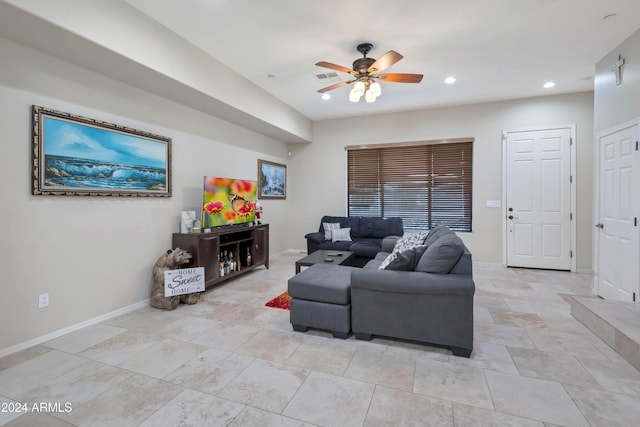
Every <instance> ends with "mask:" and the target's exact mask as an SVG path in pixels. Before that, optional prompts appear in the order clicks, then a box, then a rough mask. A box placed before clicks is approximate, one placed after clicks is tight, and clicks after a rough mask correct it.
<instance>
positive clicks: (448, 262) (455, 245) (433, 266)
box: [415, 233, 464, 274]
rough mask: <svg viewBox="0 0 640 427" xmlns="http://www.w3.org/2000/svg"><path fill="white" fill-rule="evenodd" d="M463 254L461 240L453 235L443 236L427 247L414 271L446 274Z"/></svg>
mask: <svg viewBox="0 0 640 427" xmlns="http://www.w3.org/2000/svg"><path fill="white" fill-rule="evenodd" d="M463 252H464V243H462V239H460V237H458V236H456V235H455V234H453V233H452V234H445V235H443V236H441V237H440V238H438V239H437V240H436V241H435V242H433V243H431V245H430V246H428V247H427V250H426V251H425V252H424V254H423V255H422V257H420V260H419V261H418V265H416V268H415V271H422V272H425V273H439V274H447V273H449V272H450V271H451V270H452V269H453V267H454V266H455V265H456V264H457V263H458V260H459V259H460V257H461V256H462V253H463Z"/></svg>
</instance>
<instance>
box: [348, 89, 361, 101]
mask: <svg viewBox="0 0 640 427" xmlns="http://www.w3.org/2000/svg"><path fill="white" fill-rule="evenodd" d="M361 96H362V95H361V94H359V93H357V92H356V88H355V87H354V88H353V89H351V92H349V101H351V102H359V101H360V97H361Z"/></svg>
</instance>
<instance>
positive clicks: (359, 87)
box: [352, 81, 366, 97]
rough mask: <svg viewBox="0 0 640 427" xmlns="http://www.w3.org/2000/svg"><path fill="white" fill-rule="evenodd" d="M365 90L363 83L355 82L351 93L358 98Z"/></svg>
mask: <svg viewBox="0 0 640 427" xmlns="http://www.w3.org/2000/svg"><path fill="white" fill-rule="evenodd" d="M365 90H366V88H365V86H364V82H362V81H357V82H356V84H355V86H353V90H352V92H353V93H355V94H357V95H358V97H360V96H362V95H364V92H365Z"/></svg>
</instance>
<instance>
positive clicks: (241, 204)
mask: <svg viewBox="0 0 640 427" xmlns="http://www.w3.org/2000/svg"><path fill="white" fill-rule="evenodd" d="M257 187H258V183H257V182H255V181H249V180H246V179H232V178H222V177H215V176H205V177H204V190H203V194H202V228H204V229H208V228H211V227H218V226H225V225H233V224H252V223H253V222H254V221H255V220H256V193H257Z"/></svg>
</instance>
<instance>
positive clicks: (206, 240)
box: [172, 224, 269, 288]
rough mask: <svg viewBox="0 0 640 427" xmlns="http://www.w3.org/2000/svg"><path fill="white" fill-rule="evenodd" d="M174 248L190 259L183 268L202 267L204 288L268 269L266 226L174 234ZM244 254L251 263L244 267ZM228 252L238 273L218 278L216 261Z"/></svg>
mask: <svg viewBox="0 0 640 427" xmlns="http://www.w3.org/2000/svg"><path fill="white" fill-rule="evenodd" d="M172 244H173V248H174V249H175V248H181V249H186V250H188V251H189V252H190V253H191V255H193V259H192V260H191V262H190V263H189V264H187V265H185V266H184V267H186V268H188V267H204V278H205V287H206V288H208V287H210V286H212V285H215V284H217V283H220V282H223V281H225V280H229V279H232V278H234V277H237V276H239V275H241V274H244V273H246V272H248V271H251V270H253V269H254V268H256V267H259V266H261V265H264V266H265V267H266V268H269V224H260V225H254V226H240V225H238V226H233V225H232V226H228V227H217V228H213V229H211V232H209V233H191V234H183V233H174V234H173V243H172ZM247 250H248V251H249V252H250V253H251V263H250V264H249V265H247ZM224 251H227V254H230V253H233V257H234V259H236V260H237V261H239V262H240V264H239V267H238V269H237V271H231V272H229V273H228V274H225V275H224V277H220V268H219V267H220V263H219V259H220V257H221V256H222V255H223V254H224Z"/></svg>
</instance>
